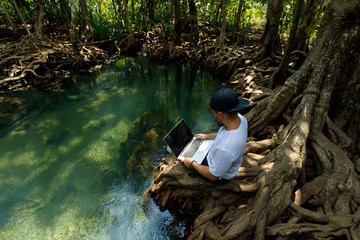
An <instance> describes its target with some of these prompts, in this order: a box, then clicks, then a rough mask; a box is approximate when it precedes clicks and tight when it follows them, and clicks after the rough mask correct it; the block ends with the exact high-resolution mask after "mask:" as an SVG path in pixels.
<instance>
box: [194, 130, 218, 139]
mask: <svg viewBox="0 0 360 240" xmlns="http://www.w3.org/2000/svg"><path fill="white" fill-rule="evenodd" d="M216 135H217V132H214V133H207V134H206V133H199V134H195V138H197V139H200V140H207V139H211V140H214V139H215V138H216Z"/></svg>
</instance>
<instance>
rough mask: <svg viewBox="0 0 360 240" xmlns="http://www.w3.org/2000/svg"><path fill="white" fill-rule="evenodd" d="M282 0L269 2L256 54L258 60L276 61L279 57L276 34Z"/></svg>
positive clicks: (278, 44)
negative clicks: (263, 29) (268, 59)
mask: <svg viewBox="0 0 360 240" xmlns="http://www.w3.org/2000/svg"><path fill="white" fill-rule="evenodd" d="M283 7H284V0H269V1H268V8H267V16H266V26H265V31H264V34H263V36H262V39H261V45H260V47H259V51H258V53H257V58H258V59H265V58H270V59H276V56H279V55H281V44H280V37H279V33H278V29H279V23H280V17H281V13H282V10H283Z"/></svg>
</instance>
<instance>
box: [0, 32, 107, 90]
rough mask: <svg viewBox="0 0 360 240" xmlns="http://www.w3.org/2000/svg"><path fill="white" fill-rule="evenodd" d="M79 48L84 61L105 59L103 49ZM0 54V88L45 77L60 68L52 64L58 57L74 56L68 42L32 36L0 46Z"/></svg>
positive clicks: (69, 57)
mask: <svg viewBox="0 0 360 240" xmlns="http://www.w3.org/2000/svg"><path fill="white" fill-rule="evenodd" d="M80 50H81V52H80V53H81V55H82V57H83V59H84V62H90V61H99V60H101V59H103V60H105V58H106V56H107V55H106V54H105V53H104V51H103V50H101V49H99V48H97V47H96V46H95V45H92V44H91V43H89V44H83V45H82V46H81V49H80ZM0 56H1V61H0V65H1V67H2V68H1V71H0V76H2V79H0V88H9V87H10V86H12V85H16V84H18V83H20V84H24V83H25V85H26V84H27V83H28V82H29V79H31V77H35V78H38V79H45V78H49V77H50V75H51V74H53V73H54V71H57V70H58V69H59V68H61V66H60V65H56V62H57V61H58V59H62V60H64V59H65V60H68V61H71V60H73V59H75V58H74V54H73V52H72V49H71V44H70V43H69V42H67V41H59V40H56V39H48V38H47V37H43V38H41V39H35V38H32V37H29V36H25V37H23V38H21V39H20V40H19V41H18V42H12V43H8V44H7V45H6V47H4V48H0ZM62 66H64V65H62ZM28 73H31V75H29V74H28ZM12 82H14V83H12Z"/></svg>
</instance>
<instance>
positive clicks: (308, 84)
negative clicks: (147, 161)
mask: <svg viewBox="0 0 360 240" xmlns="http://www.w3.org/2000/svg"><path fill="white" fill-rule="evenodd" d="M359 25H360V0H348V1H346V3H345V2H344V1H342V0H332V1H330V3H329V4H328V6H327V8H326V10H325V13H324V17H323V20H322V26H321V28H320V30H319V35H318V37H317V40H316V44H315V45H314V47H313V49H312V50H311V52H310V55H309V56H308V58H307V59H306V61H305V62H304V64H303V65H302V67H301V68H300V69H299V70H298V71H297V72H296V73H295V74H293V75H291V77H289V78H288V79H287V80H286V82H285V83H284V85H283V86H282V87H281V88H278V90H274V92H273V93H272V94H270V95H269V94H264V97H259V96H258V94H259V93H258V92H257V93H254V95H252V96H251V98H250V100H251V101H252V104H251V106H252V107H251V109H249V110H248V112H247V113H246V114H245V117H246V118H247V120H248V123H249V136H250V137H251V138H252V139H254V140H251V141H249V142H248V143H247V147H246V149H245V153H244V154H245V155H244V161H243V163H242V165H241V168H240V169H239V171H238V174H237V176H236V178H235V179H233V180H230V181H224V182H211V181H208V180H206V179H205V178H202V177H201V176H199V175H197V174H196V173H194V172H190V170H189V169H187V168H186V167H185V166H184V165H183V164H181V163H179V162H178V161H177V160H176V159H175V158H171V157H169V158H166V159H164V160H163V162H162V163H161V164H160V165H159V166H158V167H157V168H156V171H157V172H158V174H157V175H156V178H155V179H154V182H153V184H152V186H151V187H150V188H149V189H148V192H147V193H149V194H150V196H151V197H153V199H154V201H155V202H156V203H157V204H158V205H159V206H160V209H170V210H173V211H175V210H176V209H177V210H179V211H182V212H186V211H190V212H192V213H193V214H195V215H196V218H195V221H194V224H193V226H192V232H191V235H190V237H189V239H354V240H355V239H359V238H360V144H359V141H360V129H359V127H358V126H359V124H360V112H359V109H360V91H359V87H358V85H359V73H360V45H359V44H358V43H359V41H360V31H359ZM269 127H272V128H273V129H275V131H274V132H273V133H271V134H269V135H267V134H264V131H265V130H266V129H267V128H269ZM256 138H257V139H260V140H256Z"/></svg>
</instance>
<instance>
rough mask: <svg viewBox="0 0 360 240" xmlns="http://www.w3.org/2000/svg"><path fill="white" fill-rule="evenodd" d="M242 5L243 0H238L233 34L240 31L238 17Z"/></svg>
mask: <svg viewBox="0 0 360 240" xmlns="http://www.w3.org/2000/svg"><path fill="white" fill-rule="evenodd" d="M243 4H244V0H239V6H238V10H237V12H236V17H235V24H234V30H235V32H238V31H239V29H240V17H241V12H242V7H243Z"/></svg>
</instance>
